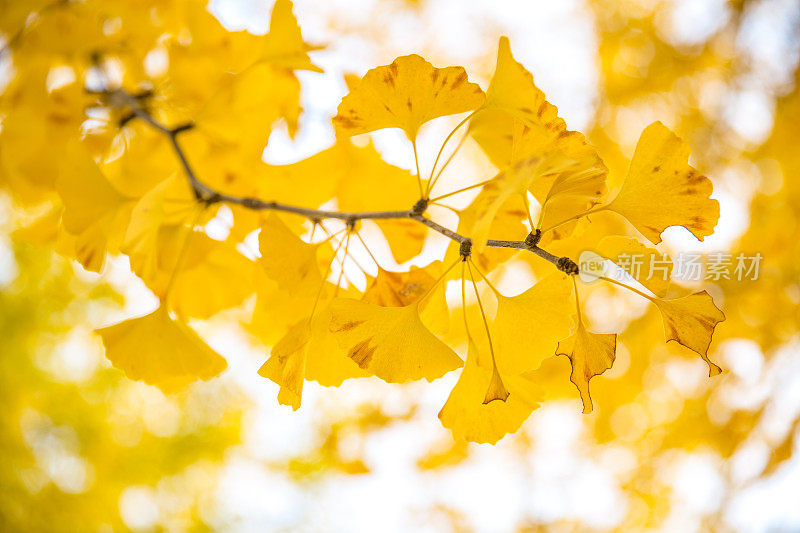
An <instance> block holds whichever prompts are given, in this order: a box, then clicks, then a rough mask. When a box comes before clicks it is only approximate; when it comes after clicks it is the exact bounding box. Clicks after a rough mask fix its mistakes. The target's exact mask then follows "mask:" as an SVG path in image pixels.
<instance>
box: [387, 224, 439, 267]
mask: <svg viewBox="0 0 800 533" xmlns="http://www.w3.org/2000/svg"><path fill="white" fill-rule="evenodd" d="M375 223H376V224H377V225H378V227H379V228H380V230H381V233H383V236H384V237H385V238H386V242H387V243H388V244H389V251H391V252H392V257H393V258H394V260H395V261H397V262H398V263H405V262H406V261H410V260H411V259H414V258H415V257H417V256H418V255H419V254H420V252H422V249H423V248H424V247H425V239H426V238H427V236H428V227H427V226H423V225H422V224H420V223H419V222H417V221H415V220H407V219H402V218H401V219H397V220H376V221H375Z"/></svg>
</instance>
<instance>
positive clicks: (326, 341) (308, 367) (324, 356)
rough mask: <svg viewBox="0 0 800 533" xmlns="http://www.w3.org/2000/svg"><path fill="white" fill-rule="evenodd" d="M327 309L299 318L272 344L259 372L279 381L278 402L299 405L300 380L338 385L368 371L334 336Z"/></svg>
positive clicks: (301, 393)
mask: <svg viewBox="0 0 800 533" xmlns="http://www.w3.org/2000/svg"><path fill="white" fill-rule="evenodd" d="M330 321H331V313H330V309H329V308H328V307H326V308H325V309H322V310H321V311H318V312H317V313H316V314H315V315H314V317H313V318H312V319H311V320H309V319H306V318H304V319H302V320H300V321H299V322H297V323H296V324H294V325H293V326H292V327H290V328H289V331H288V332H287V333H286V334H285V335H284V336H283V337H282V338H281V339H280V340H279V341H278V342H277V343H276V344H275V346H274V347H273V348H272V352H271V353H270V357H269V359H267V361H266V362H265V363H264V364H263V365H262V366H261V368H260V369H259V371H258V373H259V374H260V375H261V376H263V377H265V378H267V379H269V380H271V381H273V382H274V383H276V384H278V385H280V387H281V388H280V391H279V392H278V402H279V403H281V404H282V405H290V406H292V408H293V409H294V410H297V409H298V408H299V407H300V403H301V400H302V397H303V382H304V381H305V380H311V381H316V382H318V383H319V384H320V385H323V386H326V387H338V386H339V385H341V384H342V382H344V380H346V379H351V378H359V377H365V376H368V375H369V374H368V373H367V372H365V371H364V370H362V369H361V368H359V367H358V365H356V364H355V363H354V362H353V360H352V359H350V358H348V357H347V356H346V355H345V352H344V350H343V349H342V348H340V347H339V346H338V345H337V343H336V340H335V339H334V338H333V336H332V334H331V332H330V328H329V324H330Z"/></svg>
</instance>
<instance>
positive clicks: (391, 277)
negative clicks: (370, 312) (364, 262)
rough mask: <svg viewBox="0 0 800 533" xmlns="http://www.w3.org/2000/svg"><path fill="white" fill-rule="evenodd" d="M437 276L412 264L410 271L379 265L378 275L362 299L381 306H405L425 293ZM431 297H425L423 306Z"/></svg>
mask: <svg viewBox="0 0 800 533" xmlns="http://www.w3.org/2000/svg"><path fill="white" fill-rule="evenodd" d="M435 282H436V278H434V277H433V276H431V275H430V274H429V273H428V272H427V270H426V269H424V268H419V267H416V266H412V267H411V270H409V271H408V272H390V271H388V270H385V269H383V268H381V267H378V275H377V276H375V278H374V279H373V280H372V283H370V284H369V286H368V287H367V290H366V291H364V296H363V297H362V300H363V301H365V302H369V303H371V304H375V305H380V306H381V307H405V306H407V305H411V304H413V303H415V302H416V301H417V300H419V299H420V298H421V297H422V296H423V295H425V294H426V293H427V292H428V290H429V289H431V287H433V284H434V283H435ZM428 301H429V299H427V298H426V299H425V301H424V302H422V304H421V306H425V304H426V303H427V302H428Z"/></svg>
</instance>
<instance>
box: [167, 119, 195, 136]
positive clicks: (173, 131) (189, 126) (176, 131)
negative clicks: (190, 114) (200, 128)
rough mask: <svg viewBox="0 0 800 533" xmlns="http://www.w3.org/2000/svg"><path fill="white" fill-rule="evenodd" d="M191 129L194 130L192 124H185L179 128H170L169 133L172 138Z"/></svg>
mask: <svg viewBox="0 0 800 533" xmlns="http://www.w3.org/2000/svg"><path fill="white" fill-rule="evenodd" d="M192 128H194V122H187V123H186V124H181V125H180V126H177V127H175V128H172V129H171V130H170V131H169V133H170V135H172V136H173V137H174V136H175V135H177V134H179V133H182V132H184V131H189V130H190V129H192Z"/></svg>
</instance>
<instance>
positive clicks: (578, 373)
mask: <svg viewBox="0 0 800 533" xmlns="http://www.w3.org/2000/svg"><path fill="white" fill-rule="evenodd" d="M616 350H617V336H616V335H615V334H613V333H593V332H591V331H588V330H587V329H586V327H585V326H584V325H583V321H579V322H578V329H577V330H575V333H573V334H572V336H571V337H569V338H568V339H566V340H564V341H562V342H560V343H559V344H558V348H557V350H556V354H557V355H566V356H567V357H569V360H570V362H571V363H572V373H571V374H570V377H569V379H570V381H572V383H574V384H575V386H576V387H577V388H578V392H580V394H581V401H583V412H584V413H591V412H592V409H593V406H592V397H591V395H590V394H589V380H590V379H592V378H593V377H594V376H598V375H600V374H602V373H603V372H605V371H606V370H608V369H609V368H611V365H613V364H614V357H615V356H616Z"/></svg>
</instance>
